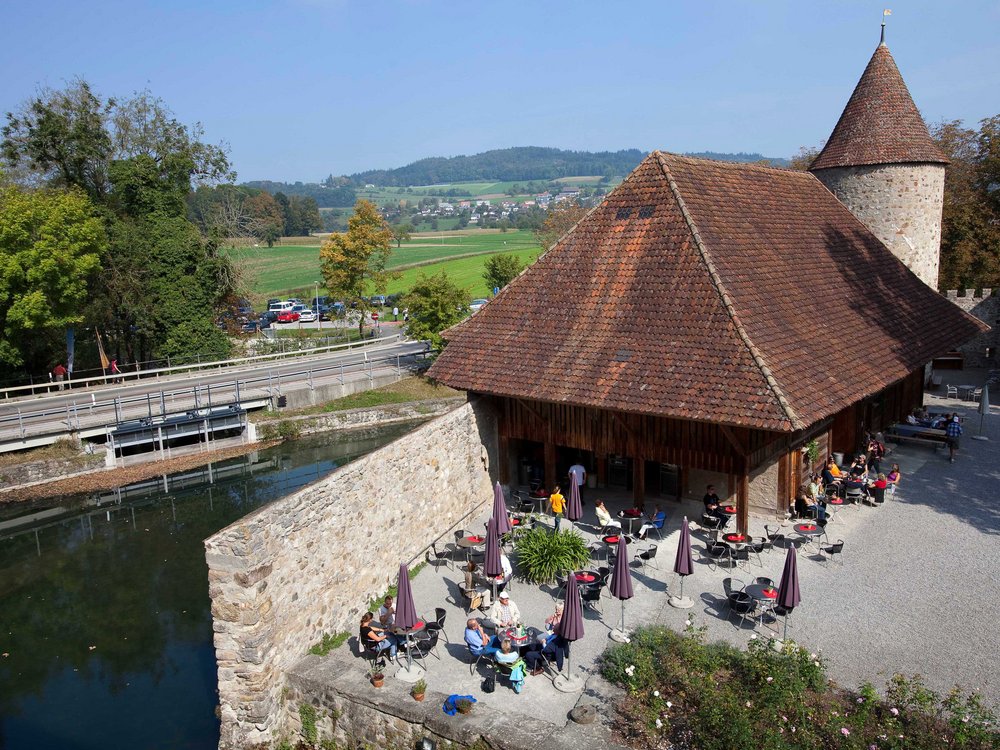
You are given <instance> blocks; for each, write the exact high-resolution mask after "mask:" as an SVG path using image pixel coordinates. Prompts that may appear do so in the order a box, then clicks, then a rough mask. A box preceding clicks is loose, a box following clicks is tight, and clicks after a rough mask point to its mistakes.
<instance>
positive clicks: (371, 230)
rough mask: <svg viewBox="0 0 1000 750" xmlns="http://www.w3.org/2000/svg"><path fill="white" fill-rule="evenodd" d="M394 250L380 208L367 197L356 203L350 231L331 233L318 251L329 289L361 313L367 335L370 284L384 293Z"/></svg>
mask: <svg viewBox="0 0 1000 750" xmlns="http://www.w3.org/2000/svg"><path fill="white" fill-rule="evenodd" d="M391 252H392V230H391V229H390V228H389V225H388V224H386V222H385V219H384V218H382V214H380V213H379V210H378V207H377V206H376V205H375V204H374V203H372V202H371V201H367V200H364V199H362V200H359V201H358V202H357V203H356V204H355V205H354V214H353V215H352V216H351V218H350V219H348V220H347V232H345V233H343V234H335V235H333V236H331V237H330V238H329V239H328V240H327V241H326V242H324V243H323V246H322V247H321V248H320V251H319V258H320V268H321V270H322V273H323V279H324V280H325V281H326V288H327V289H328V290H329V292H330V294H331V295H332V296H334V297H336V298H337V299H340V300H343V301H344V302H345V303H346V304H347V305H348V306H353V307H354V308H355V309H356V310H358V311H359V312H360V314H361V319H360V321H359V323H358V331H359V332H360V333H361V335H364V325H365V314H366V313H367V312H368V311H369V310H370V309H371V305H370V304H369V301H368V297H367V296H366V295H367V294H368V290H369V287H371V288H373V289H374V291H375V292H376V293H377V294H384V293H385V289H386V285H387V284H388V282H389V279H390V278H391V276H392V274H390V273H389V272H387V271H386V270H385V264H386V263H387V262H388V260H389V255H390V253H391Z"/></svg>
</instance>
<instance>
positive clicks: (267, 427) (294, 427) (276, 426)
mask: <svg viewBox="0 0 1000 750" xmlns="http://www.w3.org/2000/svg"><path fill="white" fill-rule="evenodd" d="M301 435H302V427H301V426H300V425H299V423H298V422H296V421H293V420H288V419H284V420H282V421H280V422H278V423H274V422H265V423H264V424H262V425H261V426H260V428H259V429H258V431H257V436H258V437H259V438H260V439H261V440H262V441H264V442H266V443H270V442H272V441H274V440H295V439H296V438H299V437H301Z"/></svg>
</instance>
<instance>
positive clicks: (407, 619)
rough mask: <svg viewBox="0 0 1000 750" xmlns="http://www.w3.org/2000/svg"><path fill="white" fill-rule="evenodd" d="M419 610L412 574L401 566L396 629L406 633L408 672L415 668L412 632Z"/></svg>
mask: <svg viewBox="0 0 1000 750" xmlns="http://www.w3.org/2000/svg"><path fill="white" fill-rule="evenodd" d="M418 619H419V618H418V617H417V608H416V606H415V605H414V604H413V589H411V588H410V572H409V569H408V568H407V567H406V565H405V564H404V565H400V566H399V577H398V578H397V579H396V620H395V622H394V624H393V625H394V627H396V628H399V629H400V630H404V631H406V646H407V648H406V662H407V667H406V668H407V670H409V669H411V668H412V667H413V653H412V652H411V650H410V630H411V629H412V628H413V626H414V625H416V624H417V620H418Z"/></svg>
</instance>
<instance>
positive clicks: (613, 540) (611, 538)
mask: <svg viewBox="0 0 1000 750" xmlns="http://www.w3.org/2000/svg"><path fill="white" fill-rule="evenodd" d="M619 539H624V540H625V545H626V546H628V545H629V544H631V543H632V537H630V536H629V535H628V534H608V535H607V536H604V537H601V541H602V542H604V543H605V544H618V540H619Z"/></svg>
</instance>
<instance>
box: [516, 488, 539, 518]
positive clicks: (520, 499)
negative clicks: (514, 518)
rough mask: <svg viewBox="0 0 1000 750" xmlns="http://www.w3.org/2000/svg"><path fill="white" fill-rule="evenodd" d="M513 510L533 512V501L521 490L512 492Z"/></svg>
mask: <svg viewBox="0 0 1000 750" xmlns="http://www.w3.org/2000/svg"><path fill="white" fill-rule="evenodd" d="M513 499H514V511H515V512H517V513H534V512H535V501H534V500H533V499H532V498H530V497H528V496H527V495H525V494H524V493H523V492H520V491H518V492H515V493H514V498H513Z"/></svg>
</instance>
